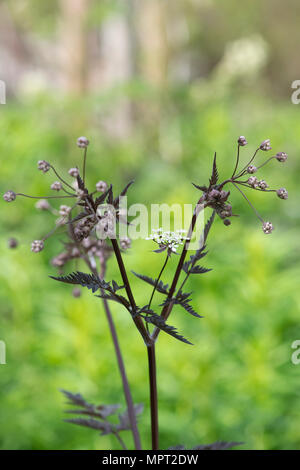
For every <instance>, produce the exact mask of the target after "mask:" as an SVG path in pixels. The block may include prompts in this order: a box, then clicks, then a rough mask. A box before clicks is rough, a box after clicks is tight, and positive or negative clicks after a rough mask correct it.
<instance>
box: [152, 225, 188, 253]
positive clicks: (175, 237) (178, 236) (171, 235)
mask: <svg viewBox="0 0 300 470" xmlns="http://www.w3.org/2000/svg"><path fill="white" fill-rule="evenodd" d="M184 233H186V230H176V232H164V231H163V229H162V228H158V229H153V230H152V233H151V234H150V235H149V237H147V238H146V240H152V241H154V242H155V243H157V244H158V245H159V248H161V249H168V251H169V253H176V252H177V249H178V247H179V246H180V245H183V242H184V241H185V240H187V237H185V236H184V235H183V234H184Z"/></svg>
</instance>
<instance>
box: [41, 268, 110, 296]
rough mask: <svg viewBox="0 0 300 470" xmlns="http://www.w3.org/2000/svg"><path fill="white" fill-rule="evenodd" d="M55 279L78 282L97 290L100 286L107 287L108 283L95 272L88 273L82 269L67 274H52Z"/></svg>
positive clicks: (94, 290)
mask: <svg viewBox="0 0 300 470" xmlns="http://www.w3.org/2000/svg"><path fill="white" fill-rule="evenodd" d="M50 277H51V279H54V280H55V281H60V282H65V283H66V284H77V285H81V286H83V287H87V288H88V289H91V290H92V292H96V291H97V290H98V289H100V288H103V289H105V288H107V283H106V282H104V281H102V280H101V279H100V278H99V277H98V276H95V275H94V274H86V273H82V272H80V271H77V272H74V273H71V274H68V275H67V276H59V277H56V276H50Z"/></svg>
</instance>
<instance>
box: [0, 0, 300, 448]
mask: <svg viewBox="0 0 300 470" xmlns="http://www.w3.org/2000/svg"><path fill="white" fill-rule="evenodd" d="M0 12H1V14H0V30H1V33H0V39H1V41H0V43H1V46H0V79H1V80H4V81H5V82H6V87H7V97H6V105H0V130H1V136H2V137H1V172H0V189H1V193H3V192H5V191H6V190H8V189H13V190H15V191H18V192H19V191H20V192H26V193H28V194H46V193H47V192H48V188H49V184H50V183H51V182H52V180H53V179H52V178H51V176H50V175H49V174H46V175H42V174H41V173H38V171H37V170H36V162H37V160H39V159H46V160H48V161H50V162H51V163H53V164H54V163H55V165H56V166H57V168H59V169H61V170H67V169H68V168H70V167H71V166H76V165H79V164H80V159H81V152H80V151H79V149H78V148H77V147H76V144H75V143H76V139H77V137H78V136H79V135H87V136H88V138H89V139H90V141H91V144H90V147H89V167H88V173H89V175H88V182H89V184H90V185H94V184H95V183H96V182H97V181H98V180H99V179H103V180H106V181H111V182H113V183H114V186H115V188H116V189H121V188H122V186H123V185H124V184H125V183H127V181H128V180H129V179H131V178H134V179H135V185H134V187H133V188H132V189H131V190H130V193H129V203H133V202H140V203H144V204H146V205H149V204H150V203H162V202H167V203H170V204H173V203H194V202H195V201H196V199H197V196H198V193H197V191H196V190H195V189H194V188H193V187H192V185H191V184H190V182H191V181H193V182H195V183H198V184H205V183H206V181H207V178H208V177H209V171H210V167H211V163H212V157H213V153H214V151H217V155H218V164H219V169H220V173H221V177H224V178H226V177H227V176H228V174H229V172H230V171H232V167H233V164H234V157H235V151H236V140H237V137H238V136H239V135H245V136H246V138H247V140H248V142H249V145H248V146H247V147H246V148H244V149H242V158H243V159H246V158H247V156H250V155H251V152H253V151H254V149H255V148H256V147H257V145H258V144H259V143H260V142H261V141H262V140H263V139H266V138H270V139H271V142H272V147H273V149H274V150H275V152H277V151H286V152H287V153H288V154H289V159H288V162H287V163H286V165H282V164H280V163H278V162H277V161H276V160H274V161H273V162H272V164H271V165H270V166H268V167H266V168H265V169H264V171H263V172H262V173H263V176H264V178H265V179H266V180H267V182H269V183H270V184H271V185H272V186H273V187H275V188H277V187H281V186H284V187H286V188H287V189H288V191H289V199H288V200H287V201H281V200H279V199H278V198H276V196H274V194H273V193H270V194H269V193H268V194H265V195H262V194H260V193H258V192H251V194H250V197H251V200H252V202H253V203H254V204H255V206H256V207H258V208H259V211H260V213H261V214H262V215H263V217H264V218H265V220H271V221H272V223H273V224H274V226H275V228H276V230H274V232H273V234H272V235H271V236H265V235H264V234H263V233H262V231H261V224H260V222H259V221H258V220H257V219H256V217H255V215H254V214H253V213H252V212H251V209H250V208H249V207H248V206H247V205H246V204H245V203H244V201H243V200H242V198H241V197H240V195H239V194H235V193H233V194H232V196H231V202H232V203H233V205H234V209H235V212H236V213H238V214H240V218H237V219H234V220H233V223H232V225H231V226H230V227H225V226H224V225H223V224H222V223H221V221H220V220H217V221H216V223H215V225H214V227H213V229H212V232H211V235H210V239H209V242H208V248H209V255H208V256H207V257H206V259H205V264H206V266H208V267H213V271H212V272H210V273H208V274H206V275H205V276H201V277H199V278H197V276H195V278H194V279H192V280H191V281H190V284H189V286H190V287H191V290H193V292H194V298H193V305H194V307H195V308H196V310H197V311H199V313H201V314H203V315H204V316H205V318H203V319H200V320H199V319H196V318H194V317H190V316H189V315H188V314H187V313H185V312H184V311H182V310H181V309H179V310H178V309H174V312H173V314H172V318H171V320H172V321H171V324H174V325H175V326H177V327H178V328H179V330H180V332H182V334H184V335H185V336H186V337H187V338H189V339H190V340H191V341H192V342H193V343H194V346H192V347H191V346H188V345H184V344H181V343H179V342H177V341H176V340H174V339H172V338H170V337H169V336H167V335H165V334H161V335H160V338H159V344H158V348H157V355H158V364H159V366H158V382H159V405H160V434H161V447H162V448H167V447H168V446H172V445H176V444H179V443H182V444H185V445H186V446H187V447H191V446H193V445H197V444H199V443H209V442H212V441H215V440H235V441H243V442H244V443H245V444H244V446H243V448H245V449H299V448H300V431H299V419H300V392H299V373H300V366H296V365H293V364H292V362H291V353H292V349H291V344H292V342H293V341H294V340H296V339H300V327H299V304H300V297H299V291H298V289H299V280H300V267H299V242H298V239H299V238H298V237H299V235H298V233H299V232H298V229H299V209H298V198H299V185H298V175H299V157H298V155H299V151H300V142H299V133H300V119H299V116H300V109H299V107H298V106H296V105H293V104H292V102H291V92H292V90H291V83H292V82H293V81H294V80H296V79H299V78H300V77H299V67H298V61H297V57H298V44H299V40H300V32H299V24H298V18H299V15H300V4H299V2H298V1H296V0H287V1H286V2H284V3H283V2H281V1H279V0H265V1H264V2H261V1H258V0H251V1H250V0H247V1H244V2H242V3H241V2H238V1H235V0H227V1H226V4H225V2H221V1H217V0H166V1H158V0H137V1H135V0H122V1H115V0H110V1H107V0H102V1H100V2H99V1H93V0H72V1H70V0H60V1H58V0H57V1H52V2H40V1H38V0H13V1H5V2H1V4H0ZM264 156H265V155H262V154H260V156H259V158H262V157H264ZM253 193H254V194H253ZM48 194H49V193H48ZM0 214H1V215H0V217H1V227H0V231H1V233H0V256H1V273H0V276H1V282H0V299H1V307H0V340H3V341H5V342H6V345H7V364H6V365H0V445H1V448H2V449H111V448H118V443H117V442H116V441H114V438H110V437H109V436H108V437H99V435H98V434H97V432H95V431H93V430H89V429H85V428H80V427H75V426H72V425H69V424H66V423H64V422H63V417H64V414H63V410H64V409H65V406H64V398H63V397H62V395H61V393H60V392H59V389H60V388H64V389H67V390H70V391H73V392H80V393H82V394H83V395H84V396H85V398H86V399H87V400H88V401H94V402H96V403H107V404H108V403H120V404H122V405H123V406H124V400H123V398H122V387H121V383H120V378H119V375H118V370H117V367H116V360H115V356H114V350H113V347H112V344H111V340H110V335H109V331H108V327H107V323H106V318H105V316H104V312H103V308H102V305H101V302H100V301H99V299H97V298H95V297H94V296H93V295H92V294H91V293H90V292H88V291H84V292H83V295H82V297H81V298H80V299H75V298H73V297H72V295H71V290H72V289H71V288H68V286H65V285H58V284H56V283H55V282H54V281H52V280H50V279H49V277H48V276H49V275H51V274H55V270H54V268H53V267H52V266H51V265H50V260H51V258H52V257H53V256H54V255H55V254H56V253H57V252H58V243H59V240H60V237H54V238H52V239H50V240H49V243H48V244H47V249H45V250H44V251H43V252H42V253H41V254H40V255H35V254H33V253H31V251H30V242H31V241H32V240H33V239H37V238H41V236H43V235H44V234H45V233H46V232H47V231H48V230H50V229H51V227H52V225H53V219H52V218H51V216H50V215H49V214H47V213H44V212H43V213H41V212H39V213H37V211H36V209H35V208H34V202H32V201H30V200H25V199H18V200H17V201H16V202H15V203H14V204H13V205H8V204H5V203H4V202H3V201H2V203H1V212H0ZM11 236H14V237H16V238H17V239H18V240H19V242H20V246H19V248H18V249H16V250H8V248H7V239H8V238H9V237H11ZM149 243H150V242H146V241H137V242H135V243H134V245H133V248H132V249H131V250H130V251H129V252H128V253H127V254H126V258H125V261H126V265H127V267H128V269H129V270H131V269H134V270H135V271H137V272H143V273H144V274H148V275H155V273H156V272H158V270H159V268H160V266H161V263H162V258H161V257H160V256H159V255H156V254H153V253H151V251H150V250H151V249H152V246H151V247H150V245H149ZM176 261H177V260H176V259H173V260H172V261H171V262H170V263H169V266H168V270H167V272H166V275H165V277H164V280H165V281H168V280H169V279H170V276H171V272H172V269H173V268H174V264H175V263H176ZM68 269H69V270H70V271H71V269H74V266H69V267H68ZM113 276H115V277H116V278H117V279H118V274H117V270H116V269H115V265H114V263H113V262H111V263H110V268H109V273H108V278H112V277H113ZM131 281H132V285H133V290H134V293H135V294H136V297H137V299H138V302H141V303H142V302H144V295H145V292H146V288H145V286H144V285H143V283H142V282H141V281H139V280H137V279H136V278H134V276H131ZM149 295H150V288H149ZM156 301H157V302H158V301H159V298H158V296H157V298H156ZM144 303H145V302H144ZM111 307H112V310H113V313H114V318H115V320H116V322H117V329H118V333H119V336H120V340H121V346H122V351H123V353H124V357H125V360H126V365H127V371H128V375H129V379H130V383H131V385H132V391H133V396H134V400H135V402H137V403H139V402H142V403H144V404H145V411H144V413H143V415H142V416H141V418H140V430H141V433H142V437H143V442H144V447H145V448H149V446H150V437H149V407H148V388H147V370H146V354H145V351H144V346H143V343H142V340H141V338H140V337H139V335H138V333H137V331H136V330H135V328H134V327H133V324H132V321H131V319H130V318H129V317H128V315H127V313H126V311H123V310H121V309H120V308H119V307H118V306H116V305H112V306H111ZM124 438H125V440H126V442H127V443H128V445H129V446H130V445H131V444H132V441H131V435H130V434H129V433H125V434H124Z"/></svg>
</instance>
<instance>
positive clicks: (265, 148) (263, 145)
mask: <svg viewBox="0 0 300 470" xmlns="http://www.w3.org/2000/svg"><path fill="white" fill-rule="evenodd" d="M259 148H260V150H263V151H264V152H267V151H268V150H271V149H272V147H271V145H270V139H266V140H264V141H263V142H262V143H261V144H260V146H259Z"/></svg>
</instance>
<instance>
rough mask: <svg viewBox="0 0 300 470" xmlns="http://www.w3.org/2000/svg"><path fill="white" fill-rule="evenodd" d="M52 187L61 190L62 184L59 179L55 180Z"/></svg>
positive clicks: (54, 189)
mask: <svg viewBox="0 0 300 470" xmlns="http://www.w3.org/2000/svg"><path fill="white" fill-rule="evenodd" d="M51 189H53V191H60V190H61V189H62V184H61V183H60V182H59V181H54V183H52V184H51Z"/></svg>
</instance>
